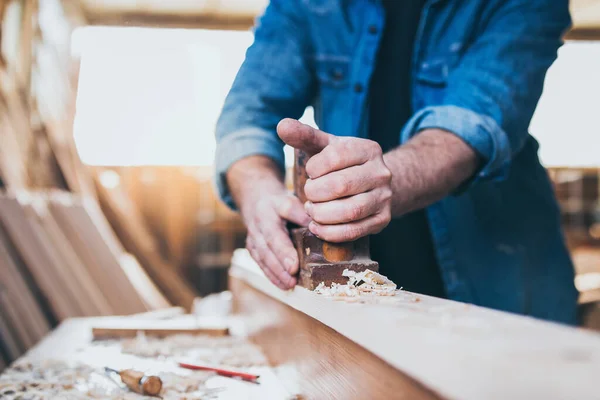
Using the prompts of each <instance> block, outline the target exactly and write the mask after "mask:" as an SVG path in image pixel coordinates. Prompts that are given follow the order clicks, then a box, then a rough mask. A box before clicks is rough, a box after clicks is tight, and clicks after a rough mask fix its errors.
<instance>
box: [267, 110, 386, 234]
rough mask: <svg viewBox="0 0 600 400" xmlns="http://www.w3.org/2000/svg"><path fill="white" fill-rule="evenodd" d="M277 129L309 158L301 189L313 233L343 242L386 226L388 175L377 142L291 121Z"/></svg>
mask: <svg viewBox="0 0 600 400" xmlns="http://www.w3.org/2000/svg"><path fill="white" fill-rule="evenodd" d="M277 133H278V134H279V137H280V138H281V139H282V140H283V141H284V142H285V143H287V144H288V145H290V146H292V147H294V148H298V149H300V150H303V151H305V152H306V153H307V154H308V155H309V156H311V157H310V159H309V160H308V162H307V163H306V173H307V174H308V177H309V179H308V180H307V182H306V186H305V187H304V193H305V194H306V197H307V199H308V200H309V201H308V202H307V203H306V204H305V209H306V211H307V212H308V214H309V216H310V217H311V218H312V222H310V224H309V229H310V231H311V232H312V233H314V234H315V235H317V236H318V237H320V238H321V239H324V240H326V241H329V242H345V241H350V240H355V239H358V238H360V237H363V236H367V235H370V234H373V233H378V232H380V231H381V230H382V229H383V228H385V227H386V226H387V225H388V224H389V222H390V219H391V198H392V189H391V179H392V174H391V172H390V170H389V169H388V168H387V166H386V165H385V163H384V161H383V154H382V151H381V147H380V146H379V144H377V143H376V142H373V141H371V140H367V139H360V138H350V137H336V136H334V135H330V134H328V133H325V132H322V131H319V130H316V129H313V128H311V127H310V126H307V125H304V124H302V123H300V122H298V121H296V120H292V119H285V120H283V121H281V122H280V123H279V125H278V127H277Z"/></svg>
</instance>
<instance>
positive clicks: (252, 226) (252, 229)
mask: <svg viewBox="0 0 600 400" xmlns="http://www.w3.org/2000/svg"><path fill="white" fill-rule="evenodd" d="M256 189H257V190H255V191H253V192H254V193H253V195H252V196H251V197H250V198H248V199H247V201H245V202H244V203H245V204H244V206H243V208H242V215H243V217H244V221H245V223H246V227H247V228H248V236H247V239H246V248H247V249H248V250H249V251H250V254H251V255H252V257H253V258H254V260H256V262H257V263H258V265H260V267H261V269H262V270H263V271H264V273H265V275H267V277H268V278H269V279H270V280H271V282H273V283H274V284H275V285H277V286H278V287H279V288H281V289H283V290H287V289H291V288H293V287H294V286H295V285H296V279H295V278H294V275H295V274H296V273H297V272H298V254H297V253H296V250H295V249H294V247H293V245H292V241H291V239H290V237H289V233H288V230H287V228H286V221H291V222H293V223H295V224H297V225H300V226H306V225H307V224H308V223H309V222H310V218H309V216H308V215H307V214H306V211H305V210H304V207H303V206H302V203H300V200H298V198H297V197H295V196H294V195H292V194H291V193H288V192H287V191H286V190H285V188H284V187H283V185H281V187H280V188H275V189H273V188H267V187H264V188H256Z"/></svg>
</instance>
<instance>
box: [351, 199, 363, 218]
mask: <svg viewBox="0 0 600 400" xmlns="http://www.w3.org/2000/svg"><path fill="white" fill-rule="evenodd" d="M363 212H364V206H363V205H362V204H358V203H353V204H351V205H350V207H349V210H348V215H347V217H348V219H350V220H351V221H356V220H358V219H361V218H362V215H363Z"/></svg>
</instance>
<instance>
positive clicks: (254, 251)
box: [246, 238, 286, 290]
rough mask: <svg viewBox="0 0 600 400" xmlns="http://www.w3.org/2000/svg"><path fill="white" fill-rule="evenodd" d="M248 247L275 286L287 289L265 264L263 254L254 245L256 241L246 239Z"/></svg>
mask: <svg viewBox="0 0 600 400" xmlns="http://www.w3.org/2000/svg"><path fill="white" fill-rule="evenodd" d="M246 249H248V251H249V252H250V255H251V256H252V258H253V259H254V261H256V263H257V264H258V266H259V267H260V269H261V270H262V271H263V272H264V274H265V275H266V276H267V278H269V280H270V281H271V282H272V283H273V284H274V285H275V286H277V287H278V288H280V289H282V290H285V289H286V287H285V285H284V284H283V283H281V281H280V280H279V279H278V278H277V277H276V276H275V275H273V273H272V272H271V271H270V270H269V269H268V268H266V267H265V266H264V265H263V261H262V255H261V254H260V253H259V252H258V250H257V249H256V247H255V246H254V243H252V241H251V240H250V239H249V238H247V239H246Z"/></svg>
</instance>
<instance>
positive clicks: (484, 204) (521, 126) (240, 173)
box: [216, 0, 577, 324]
mask: <svg viewBox="0 0 600 400" xmlns="http://www.w3.org/2000/svg"><path fill="white" fill-rule="evenodd" d="M569 24H570V17H569V12H568V2H567V0H469V1H466V0H428V1H424V0H405V1H395V0H387V1H386V0H383V1H382V0H272V1H271V2H270V4H269V6H268V8H267V10H266V11H265V14H264V16H263V17H262V18H261V19H260V21H259V24H258V26H257V28H256V34H255V41H254V44H253V45H252V46H251V47H250V49H249V50H248V53H247V55H246V60H245V62H244V64H243V65H242V67H241V69H240V71H239V74H238V76H237V78H236V80H235V83H234V85H233V87H232V89H231V92H230V94H229V96H228V98H227V100H226V103H225V106H224V109H223V113H222V115H221V118H220V119H219V122H218V126H217V140H218V149H217V159H216V164H217V166H216V168H217V185H218V187H219V190H220V194H221V196H222V198H223V199H224V200H225V201H226V202H227V203H228V204H229V205H230V206H232V207H236V206H237V207H238V208H239V210H240V211H241V213H242V216H243V218H244V221H245V223H246V225H247V227H248V239H247V247H248V249H249V251H250V253H251V254H252V256H253V257H254V258H255V259H256V261H257V262H258V263H259V265H260V266H261V268H262V269H263V271H264V272H265V274H266V275H267V276H268V277H269V278H270V279H271V281H272V282H273V283H275V284H276V285H278V286H279V287H280V288H282V289H289V288H291V287H293V286H294V285H295V283H296V280H295V278H294V275H295V273H296V272H297V271H298V258H297V255H296V253H295V250H294V249H293V247H292V243H291V241H290V239H289V237H288V232H287V231H286V221H291V222H294V223H296V224H299V225H307V226H308V227H309V229H310V230H311V231H312V232H313V233H314V234H315V235H317V236H319V237H321V238H322V239H324V240H328V241H331V242H339V241H347V240H353V239H356V238H358V237H362V236H365V235H369V234H373V235H374V236H372V238H371V242H372V245H371V246H372V256H373V258H374V259H375V260H376V261H379V262H380V266H381V272H382V273H383V274H385V275H388V276H389V277H390V278H391V279H393V280H394V281H395V282H396V283H397V284H399V285H400V286H403V287H404V288H405V289H406V290H411V291H416V292H420V293H425V294H429V295H433V296H440V297H447V298H450V299H453V300H458V301H464V302H469V303H475V304H479V305H483V306H486V307H492V308H496V309H500V310H506V311H510V312H516V313H521V314H527V315H532V316H535V317H539V318H545V319H549V320H554V321H560V322H564V323H570V324H573V323H576V302H577V292H576V290H575V288H574V285H573V267H572V264H571V261H570V258H569V255H568V252H567V250H566V248H565V244H564V239H563V236H562V233H561V229H560V220H559V209H558V207H557V204H556V201H555V199H554V195H553V191H552V188H551V185H550V182H549V179H548V176H547V174H546V171H545V170H544V168H543V167H542V166H541V165H540V163H539V161H538V158H537V150H538V145H537V142H536V141H535V139H533V138H532V137H531V136H530V135H529V134H528V131H527V129H528V125H529V123H530V119H531V117H532V114H533V112H534V109H535V107H536V104H537V101H538V99H539V97H540V95H541V92H542V86H543V82H544V77H545V73H546V70H547V69H548V67H549V66H550V65H551V64H552V62H553V61H554V59H555V57H556V51H557V49H558V47H559V46H560V45H561V37H562V35H563V33H564V32H565V30H566V29H567V28H568V26H569ZM310 104H312V105H313V107H314V109H315V117H316V118H315V119H316V121H317V124H318V125H319V127H320V129H321V130H320V131H319V130H314V129H312V128H310V127H308V126H305V125H303V124H301V123H299V122H298V121H296V120H295V119H297V118H299V117H300V116H301V115H302V113H303V111H304V109H305V108H306V107H307V106H308V105H310ZM290 118H291V119H290ZM283 142H285V143H287V144H289V145H291V146H292V147H296V148H300V149H303V150H305V151H307V152H309V153H310V154H313V156H312V157H311V158H310V160H309V161H308V164H307V167H306V170H307V173H308V175H309V178H310V179H309V180H308V181H307V183H306V187H305V192H306V195H307V197H308V199H309V202H307V204H304V205H303V204H300V202H299V201H298V200H297V199H295V198H294V197H292V196H291V195H290V194H289V193H288V192H287V191H286V189H285V186H284V184H283V178H284V172H283V152H282V146H283ZM388 224H389V225H388Z"/></svg>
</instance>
